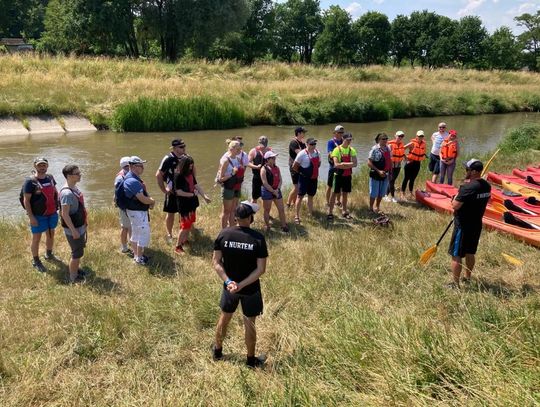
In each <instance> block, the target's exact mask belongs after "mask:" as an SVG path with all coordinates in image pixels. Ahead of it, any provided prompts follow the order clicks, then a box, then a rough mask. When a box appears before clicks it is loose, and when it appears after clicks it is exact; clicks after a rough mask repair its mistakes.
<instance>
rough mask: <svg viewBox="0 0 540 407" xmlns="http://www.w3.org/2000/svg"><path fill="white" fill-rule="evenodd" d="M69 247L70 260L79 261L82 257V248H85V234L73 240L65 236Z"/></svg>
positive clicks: (71, 237) (69, 236)
mask: <svg viewBox="0 0 540 407" xmlns="http://www.w3.org/2000/svg"><path fill="white" fill-rule="evenodd" d="M66 239H67V241H68V244H69V247H70V248H71V258H72V259H80V258H81V257H82V256H84V248H85V247H86V232H84V233H83V234H82V235H81V237H79V238H78V239H73V236H71V235H66Z"/></svg>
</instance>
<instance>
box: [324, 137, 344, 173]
mask: <svg viewBox="0 0 540 407" xmlns="http://www.w3.org/2000/svg"><path fill="white" fill-rule="evenodd" d="M341 144H343V139H340V140H337V139H335V138H333V137H332V138H331V139H330V140H328V143H326V152H327V153H328V155H330V154H331V153H332V151H334V148H336V147H337V146H340V145H341ZM329 165H330V168H332V167H333V166H334V160H332V162H330V161H329Z"/></svg>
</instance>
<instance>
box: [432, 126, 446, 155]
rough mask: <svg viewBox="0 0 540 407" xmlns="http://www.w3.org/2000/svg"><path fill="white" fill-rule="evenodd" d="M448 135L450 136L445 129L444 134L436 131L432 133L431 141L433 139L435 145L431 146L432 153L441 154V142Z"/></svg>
mask: <svg viewBox="0 0 540 407" xmlns="http://www.w3.org/2000/svg"><path fill="white" fill-rule="evenodd" d="M446 137H448V132H447V131H445V132H444V133H443V134H441V133H439V132H438V131H436V132H435V133H433V134H432V135H431V141H433V146H432V147H431V154H435V155H440V154H441V144H442V142H443V141H444V139H445V138H446Z"/></svg>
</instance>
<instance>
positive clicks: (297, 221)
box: [294, 216, 300, 225]
mask: <svg viewBox="0 0 540 407" xmlns="http://www.w3.org/2000/svg"><path fill="white" fill-rule="evenodd" d="M294 223H296V224H297V225H299V224H300V218H299V217H298V216H295V217H294Z"/></svg>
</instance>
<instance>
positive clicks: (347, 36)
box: [314, 6, 354, 65]
mask: <svg viewBox="0 0 540 407" xmlns="http://www.w3.org/2000/svg"><path fill="white" fill-rule="evenodd" d="M323 25H324V28H323V30H322V32H321V34H320V35H319V37H318V39H317V42H316V44H315V54H314V59H315V61H316V62H319V63H323V64H334V65H343V64H349V63H350V62H351V61H352V57H353V54H354V38H353V33H352V27H351V16H350V15H349V13H347V12H346V11H345V10H343V9H342V8H341V7H339V6H330V8H329V9H328V10H327V11H325V13H324V15H323Z"/></svg>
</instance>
